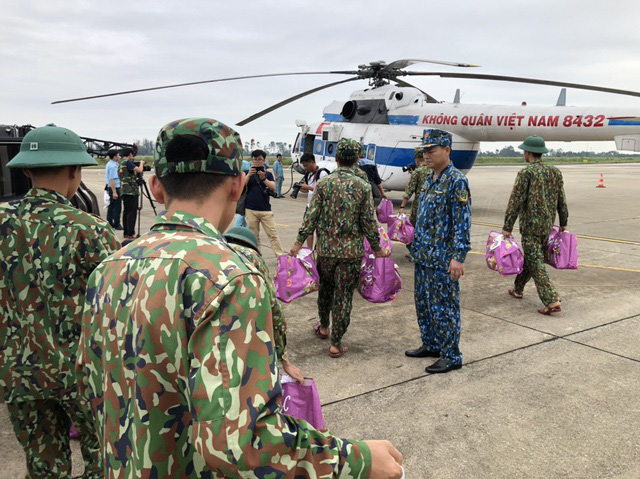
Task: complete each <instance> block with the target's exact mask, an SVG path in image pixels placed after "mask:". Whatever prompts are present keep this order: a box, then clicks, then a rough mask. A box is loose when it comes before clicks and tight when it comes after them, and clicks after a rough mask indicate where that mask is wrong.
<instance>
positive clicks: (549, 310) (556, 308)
mask: <svg viewBox="0 0 640 479" xmlns="http://www.w3.org/2000/svg"><path fill="white" fill-rule="evenodd" d="M560 311H562V307H561V306H553V307H552V308H550V307H549V306H545V307H544V308H543V309H539V310H538V313H540V314H544V315H545V316H551V313H559V312H560Z"/></svg>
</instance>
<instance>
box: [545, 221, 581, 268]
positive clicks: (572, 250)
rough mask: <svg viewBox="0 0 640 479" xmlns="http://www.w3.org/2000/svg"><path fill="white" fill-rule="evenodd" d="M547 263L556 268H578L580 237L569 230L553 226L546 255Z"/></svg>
mask: <svg viewBox="0 0 640 479" xmlns="http://www.w3.org/2000/svg"><path fill="white" fill-rule="evenodd" d="M544 260H545V262H546V263H547V264H549V265H551V266H553V267H554V268H556V269H578V238H577V236H576V235H574V234H571V233H569V232H568V231H563V232H560V228H558V227H557V226H554V227H553V230H551V234H550V235H549V242H548V243H547V251H546V252H545V255H544Z"/></svg>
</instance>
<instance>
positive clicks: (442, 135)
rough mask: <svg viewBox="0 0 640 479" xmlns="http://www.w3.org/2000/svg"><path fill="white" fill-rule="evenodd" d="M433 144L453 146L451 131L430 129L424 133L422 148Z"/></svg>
mask: <svg viewBox="0 0 640 479" xmlns="http://www.w3.org/2000/svg"><path fill="white" fill-rule="evenodd" d="M431 146H442V147H443V148H444V147H446V146H448V147H449V148H451V133H449V132H448V131H444V130H436V129H429V130H424V133H423V134H422V148H429V147H431Z"/></svg>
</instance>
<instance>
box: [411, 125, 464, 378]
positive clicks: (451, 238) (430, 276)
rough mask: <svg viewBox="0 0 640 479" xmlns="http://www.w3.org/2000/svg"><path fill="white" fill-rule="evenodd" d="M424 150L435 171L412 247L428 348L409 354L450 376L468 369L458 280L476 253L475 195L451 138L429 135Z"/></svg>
mask: <svg viewBox="0 0 640 479" xmlns="http://www.w3.org/2000/svg"><path fill="white" fill-rule="evenodd" d="M422 146H423V148H424V159H425V162H426V165H427V166H428V167H429V168H431V170H432V172H431V173H430V174H429V175H428V176H427V179H426V182H425V184H424V186H423V189H422V193H421V194H420V200H419V201H420V204H419V205H418V217H417V220H416V226H415V237H414V239H413V243H411V257H412V260H413V261H414V262H415V264H416V269H415V284H416V291H415V300H416V313H417V315H418V325H419V326H420V333H421V335H422V345H421V346H420V347H419V348H418V349H413V350H408V351H405V354H406V355H407V356H409V357H413V358H425V357H434V358H439V359H438V361H436V362H435V363H434V364H432V365H431V366H428V367H427V368H426V371H427V372H428V373H446V372H448V371H451V370H452V369H459V368H461V367H462V353H461V352H460V348H459V342H460V285H459V284H458V280H459V279H460V278H461V277H462V275H463V274H464V260H465V258H466V256H467V251H469V250H470V249H471V246H470V228H471V195H470V193H469V184H468V182H467V178H466V177H465V176H464V175H463V174H462V173H461V172H460V171H459V170H457V169H456V168H455V167H454V166H453V164H452V163H451V159H450V158H449V155H450V154H451V134H450V133H447V132H446V131H443V130H425V132H424V137H423V140H422ZM414 174H415V173H414Z"/></svg>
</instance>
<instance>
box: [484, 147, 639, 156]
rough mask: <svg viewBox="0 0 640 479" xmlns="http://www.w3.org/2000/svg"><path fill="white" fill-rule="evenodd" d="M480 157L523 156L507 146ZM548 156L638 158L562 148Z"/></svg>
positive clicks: (554, 150) (609, 152) (631, 154)
mask: <svg viewBox="0 0 640 479" xmlns="http://www.w3.org/2000/svg"><path fill="white" fill-rule="evenodd" d="M478 156H484V157H489V158H518V157H521V156H522V152H521V151H520V150H516V149H515V148H514V147H513V146H511V145H509V146H505V147H504V148H502V149H497V148H496V149H495V150H493V151H481V152H480V153H479V154H478ZM547 156H552V157H554V158H616V157H627V156H638V154H637V153H635V154H634V153H621V152H619V151H616V150H611V151H603V152H595V151H564V150H563V149H562V148H558V149H557V150H556V149H553V148H551V149H550V150H549V153H548V154H547Z"/></svg>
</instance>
